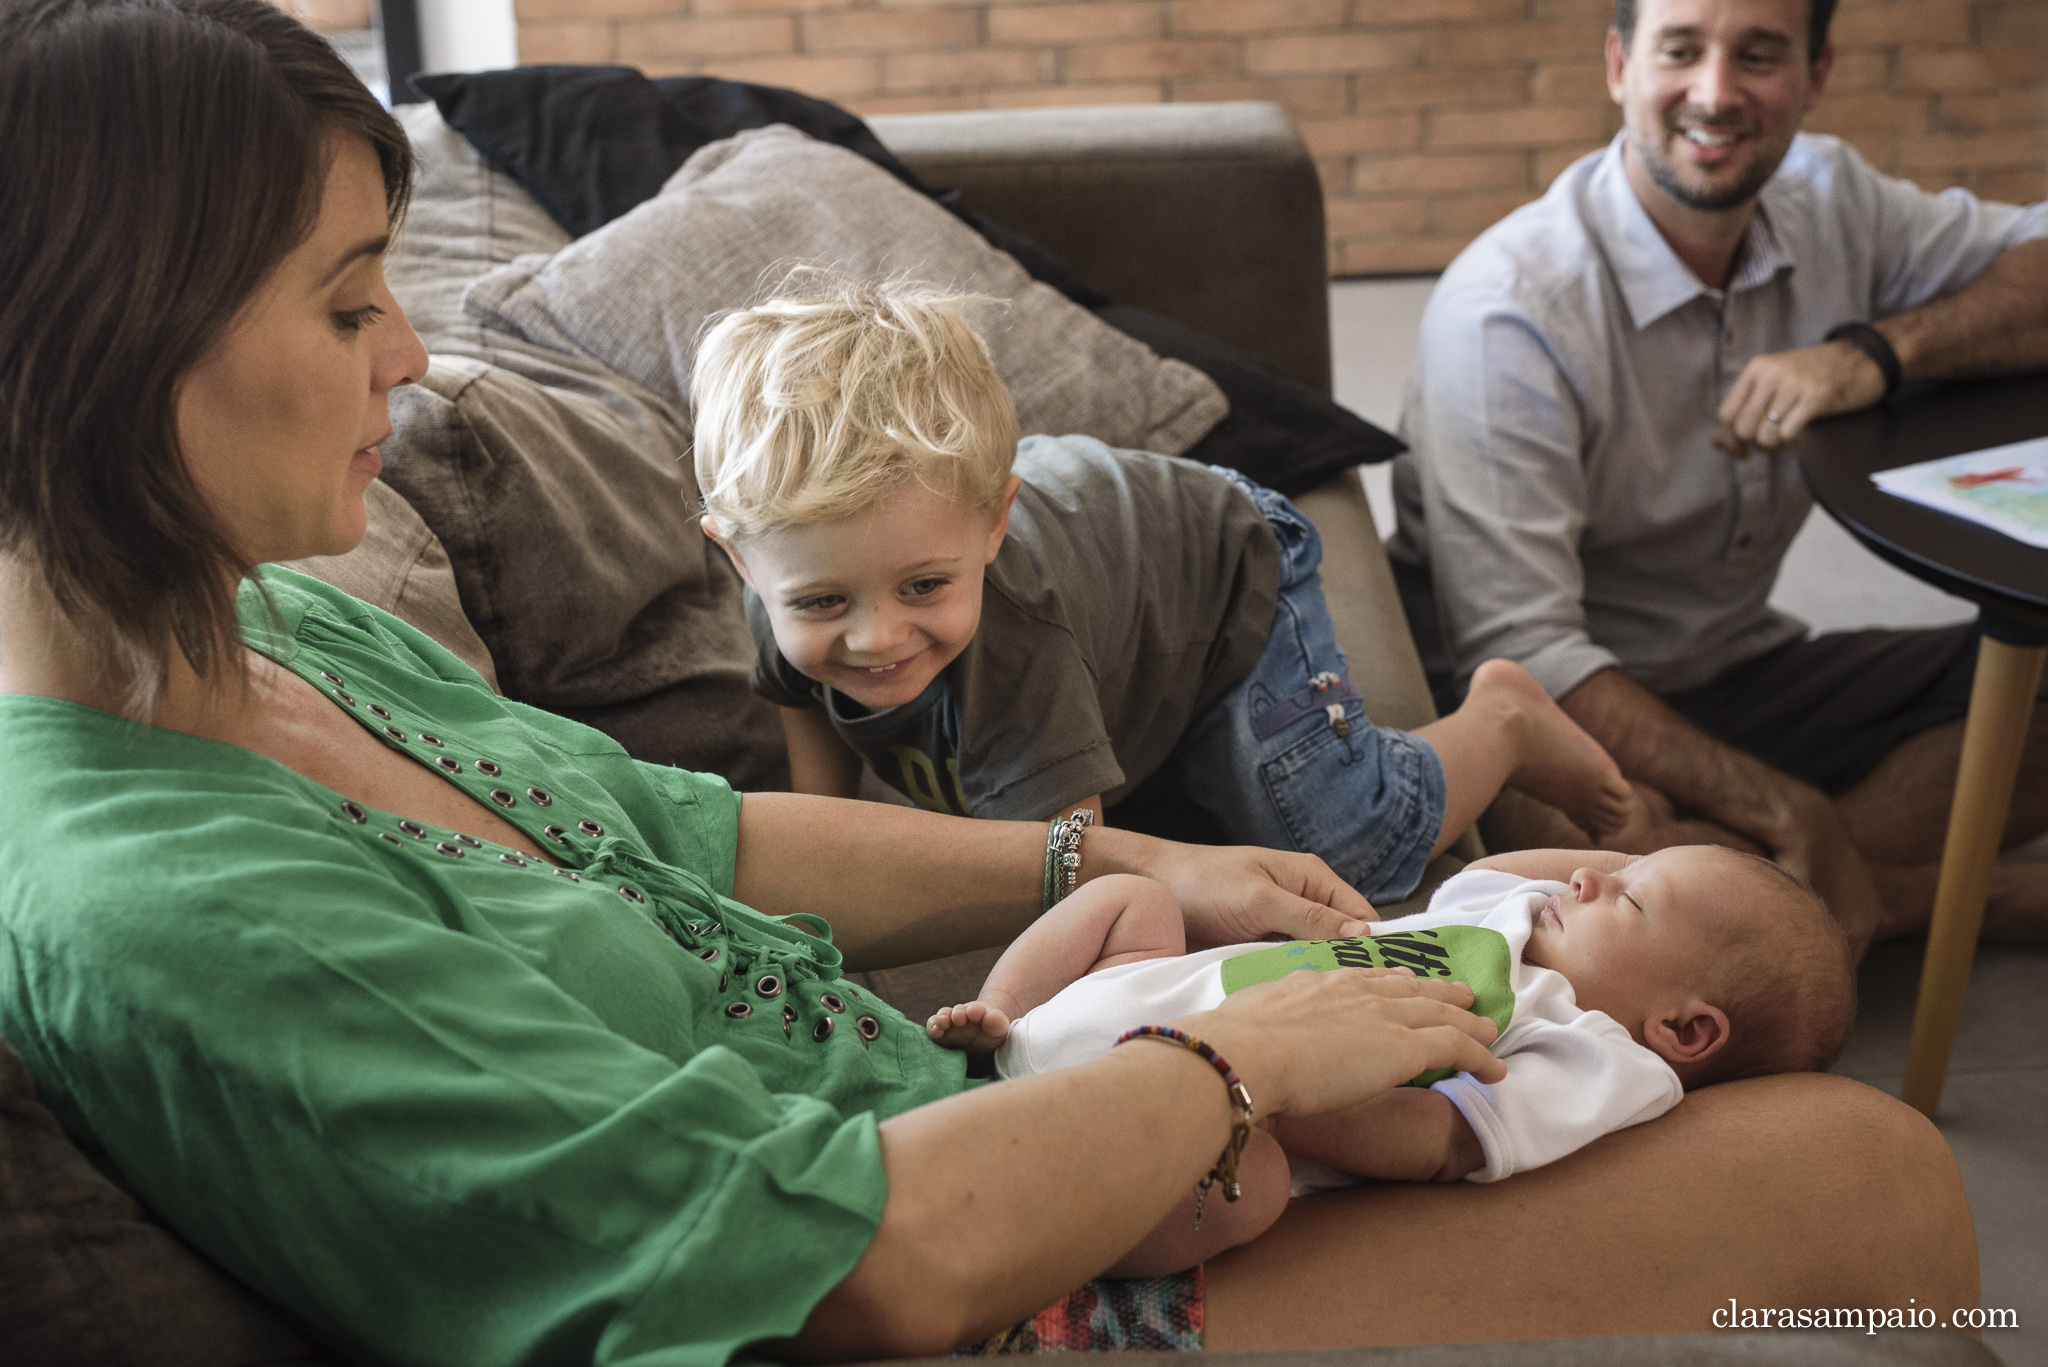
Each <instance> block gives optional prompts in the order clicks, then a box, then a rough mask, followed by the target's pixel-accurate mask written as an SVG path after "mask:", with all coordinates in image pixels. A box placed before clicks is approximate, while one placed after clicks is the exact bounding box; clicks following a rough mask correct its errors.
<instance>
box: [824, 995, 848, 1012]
mask: <svg viewBox="0 0 2048 1367" xmlns="http://www.w3.org/2000/svg"><path fill="white" fill-rule="evenodd" d="M818 1004H819V1005H820V1006H822V1007H824V1008H825V1009H826V1010H827V1011H830V1012H831V1013H832V1014H833V1015H835V1016H836V1015H838V1014H839V1013H840V1012H842V1011H844V1010H845V1009H846V1003H845V1002H844V1001H842V1000H840V997H839V994H838V993H837V992H827V993H825V994H824V995H823V996H821V997H819V998H818Z"/></svg>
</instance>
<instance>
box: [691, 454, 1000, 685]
mask: <svg viewBox="0 0 2048 1367" xmlns="http://www.w3.org/2000/svg"><path fill="white" fill-rule="evenodd" d="M1017 483H1018V481H1017V480H1016V478H1015V477H1014V476H1013V477H1012V478H1011V480H1010V487H1009V491H1008V494H1007V495H1006V496H1005V497H1004V499H1003V501H1002V503H1001V504H1000V506H998V507H997V508H995V509H993V510H985V509H976V508H970V507H966V506H963V505H962V504H960V503H958V502H956V501H954V500H953V499H952V498H950V497H948V496H947V495H945V494H942V493H937V492H935V491H933V490H931V489H928V488H926V487H925V486H924V485H922V484H918V483H915V482H912V483H909V484H906V485H904V486H903V487H902V488H900V489H897V490H895V491H893V492H891V493H889V494H886V495H884V496H883V497H882V498H880V499H878V500H876V501H875V502H874V503H872V504H870V505H868V506H867V507H866V508H864V509H862V510H861V511H860V512H857V513H855V514H853V515H852V516H851V517H845V518H840V519H839V520H837V521H834V522H819V523H813V524H810V525H808V526H799V527H784V528H780V529H778V530H775V531H770V532H762V533H760V534H759V535H756V536H750V537H747V538H746V539H745V540H744V541H742V542H739V543H737V544H735V543H733V542H731V541H729V540H727V539H725V538H724V537H723V536H720V535H718V533H717V531H716V529H715V528H714V527H713V526H711V525H710V519H706V526H705V530H706V532H707V533H709V534H711V535H712V536H713V539H715V540H717V541H718V543H719V545H721V546H723V547H724V548H725V551H726V554H728V555H730V556H731V557H732V560H733V564H734V565H736V566H737V567H738V568H739V572H740V577H741V578H743V579H745V580H746V581H747V584H748V585H749V586H750V587H751V588H752V589H753V590H754V592H755V593H757V594H759V595H760V597H761V603H762V606H763V607H765V608H766V609H767V612H768V620H769V622H770V623H771V624H772V625H773V627H774V629H775V644H776V646H777V648H778V649H780V650H781V651H782V654H783V656H784V658H786V659H787V660H788V661H789V662H790V664H791V665H793V666H795V668H796V670H797V671H798V672H799V673H801V674H803V675H804V676H806V677H807V678H811V679H815V680H816V681H817V682H819V683H821V684H824V685H825V686H826V687H828V688H832V689H835V690H837V691H838V692H840V693H843V694H845V695H846V696H848V697H850V698H852V699H853V700H854V701H855V702H857V703H859V704H860V705H861V706H863V707H866V708H869V709H871V710H875V709H880V708H885V707H897V706H901V705H902V704H903V703H907V702H909V701H911V700H912V699H914V698H916V697H917V696H918V695H919V694H920V693H922V692H924V690H925V688H926V687H927V686H928V685H929V684H930V683H931V681H932V680H933V679H935V678H937V677H938V676H939V674H940V672H941V671H942V670H944V669H945V668H946V666H947V665H949V664H951V663H953V661H954V660H955V659H957V658H959V655H960V652H961V651H963V650H965V649H966V648H967V643H968V642H969V641H971V640H973V639H974V632H975V629H976V628H977V627H979V626H980V625H981V585H982V570H983V568H984V567H985V566H986V565H987V564H988V563H989V562H990V561H991V560H994V559H995V556H996V552H997V551H998V550H999V549H1001V547H1002V544H1003V534H1004V533H1005V532H1006V531H1007V530H1008V529H1009V525H1010V498H1011V497H1013V496H1014V495H1015V494H1016V491H1017Z"/></svg>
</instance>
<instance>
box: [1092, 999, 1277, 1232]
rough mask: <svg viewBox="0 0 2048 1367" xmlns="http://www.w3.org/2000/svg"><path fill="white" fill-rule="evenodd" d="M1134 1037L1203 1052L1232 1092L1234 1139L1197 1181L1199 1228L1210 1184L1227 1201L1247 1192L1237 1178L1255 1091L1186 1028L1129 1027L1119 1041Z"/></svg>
mask: <svg viewBox="0 0 2048 1367" xmlns="http://www.w3.org/2000/svg"><path fill="white" fill-rule="evenodd" d="M1134 1039H1156V1040H1162V1041H1164V1042H1165V1043H1167V1044H1178V1045H1179V1046H1180V1047H1181V1048H1183V1049H1186V1050H1189V1051H1191V1052H1193V1053H1196V1054H1199V1055H1200V1056H1201V1057H1202V1060H1203V1062H1205V1063H1207V1064H1208V1065H1209V1066H1210V1067H1211V1068H1214V1069H1215V1070H1216V1072H1217V1075H1218V1076H1220V1077H1221V1078H1222V1079H1223V1085H1224V1087H1225V1088H1226V1089H1228V1090H1229V1092H1230V1104H1231V1107H1232V1108H1233V1109H1234V1110H1235V1111H1236V1114H1235V1115H1233V1116H1232V1117H1231V1121H1230V1139H1229V1141H1228V1142H1226V1143H1225V1144H1224V1146H1223V1153H1222V1154H1221V1155H1220V1156H1219V1157H1218V1158H1217V1159H1216V1166H1214V1167H1212V1168H1210V1169H1209V1175H1208V1176H1206V1177H1204V1178H1203V1179H1202V1180H1201V1181H1200V1182H1198V1183H1196V1184H1195V1228H1196V1229H1200V1228H1201V1227H1202V1206H1203V1203H1204V1202H1206V1201H1207V1200H1208V1199H1209V1188H1211V1187H1214V1186H1221V1187H1222V1188H1223V1199H1224V1200H1226V1201H1235V1200H1236V1199H1237V1198H1238V1197H1240V1196H1242V1195H1244V1188H1242V1187H1240V1186H1239V1185H1238V1182H1237V1164H1238V1160H1239V1159H1241V1158H1243V1157H1244V1146H1245V1145H1246V1144H1248V1143H1250V1142H1251V1137H1252V1120H1253V1119H1254V1117H1255V1116H1256V1115H1257V1114H1258V1113H1257V1111H1256V1110H1255V1109H1254V1108H1253V1106H1252V1094H1251V1093H1250V1092H1248V1091H1246V1090H1245V1085H1244V1080H1243V1079H1242V1078H1240V1077H1238V1075H1237V1070H1236V1069H1235V1068H1233V1067H1231V1066H1230V1063H1229V1061H1228V1060H1226V1059H1225V1058H1224V1057H1223V1055H1221V1054H1219V1053H1217V1052H1216V1051H1215V1050H1214V1049H1211V1048H1210V1047H1209V1046H1208V1045H1206V1044H1204V1043H1202V1041H1201V1040H1199V1039H1196V1038H1195V1037H1194V1036H1193V1035H1190V1034H1189V1033H1188V1032H1187V1031H1185V1030H1176V1029H1174V1028H1173V1027H1172V1026H1170V1025H1141V1026H1139V1027H1138V1028H1137V1029H1135V1030H1126V1031H1124V1033H1123V1034H1121V1035H1118V1036H1117V1038H1116V1042H1117V1044H1128V1043H1129V1042H1130V1041H1132V1040H1134ZM1111 1047H1112V1048H1114V1047H1115V1046H1114V1045H1112V1046H1111Z"/></svg>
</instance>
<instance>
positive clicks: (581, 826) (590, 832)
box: [576, 821, 604, 840]
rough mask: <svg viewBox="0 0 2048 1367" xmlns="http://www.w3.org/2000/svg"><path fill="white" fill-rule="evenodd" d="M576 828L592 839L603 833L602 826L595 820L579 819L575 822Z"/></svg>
mask: <svg viewBox="0 0 2048 1367" xmlns="http://www.w3.org/2000/svg"><path fill="white" fill-rule="evenodd" d="M576 829H577V830H579V831H581V832H583V833H584V834H585V835H587V836H589V837H590V838H591V839H593V840H595V839H596V838H597V837H598V836H601V835H603V834H604V827H602V826H600V825H598V824H597V823H596V822H595V821H579V822H577V823H576Z"/></svg>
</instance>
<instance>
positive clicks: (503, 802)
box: [491, 788, 519, 808]
mask: <svg viewBox="0 0 2048 1367" xmlns="http://www.w3.org/2000/svg"><path fill="white" fill-rule="evenodd" d="M491 801H493V802H495V803H497V804H498V805H499V806H500V807H506V808H511V807H517V806H518V805H519V799H518V798H516V797H514V796H512V793H511V790H510V789H507V788H493V789H491Z"/></svg>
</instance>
